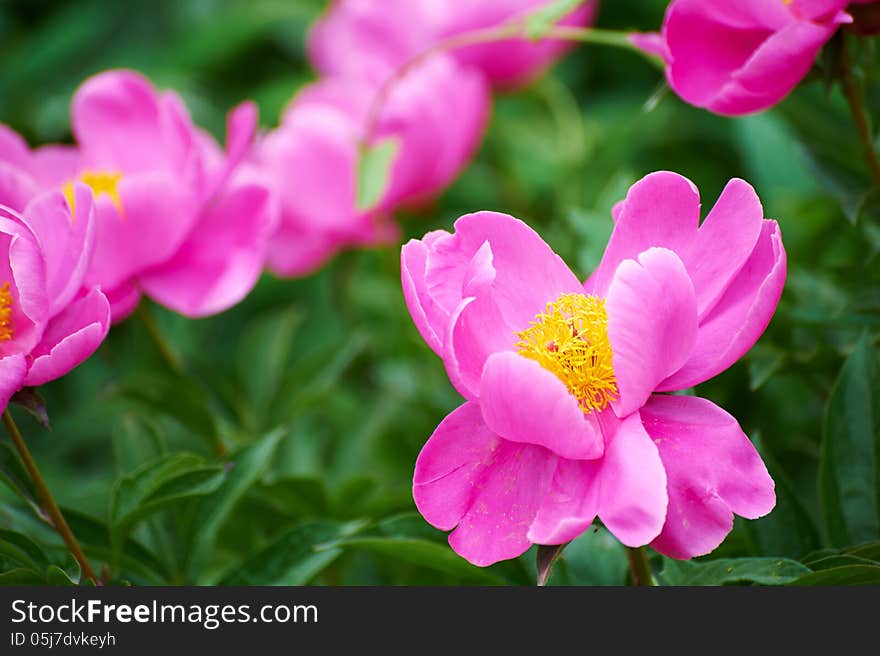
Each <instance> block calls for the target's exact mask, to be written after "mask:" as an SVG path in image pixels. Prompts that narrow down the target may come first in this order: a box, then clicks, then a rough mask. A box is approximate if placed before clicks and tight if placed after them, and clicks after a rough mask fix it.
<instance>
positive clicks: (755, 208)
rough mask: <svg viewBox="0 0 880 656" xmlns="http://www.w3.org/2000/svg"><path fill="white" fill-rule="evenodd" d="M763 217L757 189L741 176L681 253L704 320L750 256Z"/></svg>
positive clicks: (724, 193)
mask: <svg viewBox="0 0 880 656" xmlns="http://www.w3.org/2000/svg"><path fill="white" fill-rule="evenodd" d="M763 220H764V208H763V207H762V206H761V201H760V199H759V198H758V195H757V194H756V193H755V190H754V188H752V186H751V185H750V184H749V183H747V182H745V181H743V180H740V179H738V178H734V179H733V180H731V181H730V182H728V183H727V186H726V187H724V191H722V192H721V196H720V197H719V198H718V202H716V203H715V206H714V207H713V208H712V210H711V211H710V212H709V215H708V216H707V217H706V220H705V221H703V224H702V225H701V226H700V230H699V231H698V232H697V237H696V239H695V240H694V241H693V244H692V245H691V246H690V248H688V249H687V250H686V251H684V254H683V255H682V256H681V257H682V260H683V261H684V262H685V266H686V267H687V271H688V274H689V275H690V277H691V280H692V281H693V283H694V290H695V291H696V293H697V306H698V309H699V313H700V318H701V319H702V318H703V317H704V316H705V315H706V314H707V313H708V312H709V310H711V309H712V307H713V305H714V304H715V302H716V301H717V300H718V298H719V297H720V296H721V294H722V293H723V292H724V290H725V288H726V287H727V285H728V284H730V281H731V280H732V279H733V277H734V276H735V275H736V274H737V273H738V272H739V270H740V269H741V268H742V266H743V265H744V264H745V262H746V260H747V259H748V258H749V256H750V255H751V253H752V251H753V250H754V248H755V244H756V243H757V241H758V236H759V235H760V234H761V225H762V223H763Z"/></svg>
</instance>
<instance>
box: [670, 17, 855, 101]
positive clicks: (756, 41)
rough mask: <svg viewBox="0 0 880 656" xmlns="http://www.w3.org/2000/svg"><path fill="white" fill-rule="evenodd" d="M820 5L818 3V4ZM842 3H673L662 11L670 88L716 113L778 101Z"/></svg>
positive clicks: (805, 66)
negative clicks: (665, 11) (664, 14)
mask: <svg viewBox="0 0 880 656" xmlns="http://www.w3.org/2000/svg"><path fill="white" fill-rule="evenodd" d="M820 5H821V6H820ZM844 5H845V2H843V0H828V1H826V0H806V2H799V3H797V4H796V5H790V6H786V3H782V2H764V1H763V0H744V1H743V2H737V3H730V2H725V1H724V0H676V1H675V2H673V3H672V4H671V5H670V7H669V10H668V11H667V14H666V20H665V22H664V30H663V32H664V37H665V40H666V45H667V48H668V54H669V56H668V57H667V61H669V62H671V63H670V66H669V68H668V69H667V77H668V79H669V82H670V86H672V88H673V89H674V90H675V91H676V93H678V94H679V95H680V96H681V97H682V98H683V99H684V100H686V101H687V102H690V103H692V104H694V105H697V106H700V107H706V108H708V109H710V110H712V111H714V112H718V113H722V114H730V115H740V114H747V113H750V112H754V111H759V110H761V109H765V108H767V107H770V106H771V105H773V104H775V103H776V102H778V101H779V100H781V99H782V98H783V97H784V96H785V95H786V94H787V93H788V92H789V91H791V89H792V88H793V87H794V86H795V85H796V84H797V83H798V82H799V81H800V80H801V79H803V77H804V75H805V74H806V73H807V71H808V70H809V68H810V66H811V65H812V63H813V60H814V59H815V56H816V53H817V52H818V50H819V49H820V48H821V47H822V45H823V44H824V43H825V42H826V41H827V40H828V39H829V38H831V36H832V34H833V33H834V32H835V31H836V29H837V26H838V24H839V23H840V22H842V21H845V20H848V17H847V16H846V15H845V14H842V13H841V12H839V9H840V8H842V6H844Z"/></svg>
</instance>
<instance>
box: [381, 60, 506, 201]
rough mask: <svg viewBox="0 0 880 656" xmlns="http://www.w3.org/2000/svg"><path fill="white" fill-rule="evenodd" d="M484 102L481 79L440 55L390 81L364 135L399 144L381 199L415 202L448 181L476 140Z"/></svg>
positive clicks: (486, 107)
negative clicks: (371, 129) (375, 122)
mask: <svg viewBox="0 0 880 656" xmlns="http://www.w3.org/2000/svg"><path fill="white" fill-rule="evenodd" d="M489 102H490V98H489V90H488V87H487V85H486V83H485V80H484V79H483V78H482V77H481V76H480V75H479V74H478V73H477V72H476V71H474V70H471V69H465V68H462V67H459V66H457V65H456V64H455V62H454V61H453V60H452V59H450V58H448V57H445V56H442V55H434V56H432V57H430V58H428V59H427V60H425V61H424V62H421V63H420V64H418V65H417V66H415V67H413V68H412V69H411V70H409V71H408V72H407V74H406V75H405V76H404V77H403V78H401V79H400V80H399V81H398V82H396V83H395V84H394V85H393V86H392V87H391V90H390V92H389V95H388V98H387V101H386V102H385V104H384V106H383V111H382V113H381V115H380V117H379V121H378V125H377V127H376V130H375V132H374V133H373V134H371V135H370V137H372V138H373V139H374V140H375V141H383V140H385V139H388V138H396V139H398V140H399V143H400V144H401V145H400V149H399V151H398V153H397V156H396V158H395V160H394V164H393V165H392V170H391V179H390V184H389V188H388V190H387V193H386V196H385V202H386V203H387V204H388V205H389V206H397V205H401V204H404V205H417V204H419V203H422V202H424V200H426V199H428V198H430V197H432V196H434V195H436V194H438V193H439V192H440V191H441V190H442V189H443V188H444V187H445V186H446V185H447V184H449V182H451V181H452V179H453V178H454V177H455V175H456V174H457V173H458V172H459V171H460V170H461V168H463V167H464V165H465V163H466V162H467V160H468V159H469V158H470V157H471V155H472V154H473V153H474V151H475V150H476V147H477V146H478V145H479V143H480V141H481V137H482V134H483V131H484V129H485V126H486V121H487V119H488V113H489ZM450 116H455V117H456V120H454V121H450V120H449V117H450Z"/></svg>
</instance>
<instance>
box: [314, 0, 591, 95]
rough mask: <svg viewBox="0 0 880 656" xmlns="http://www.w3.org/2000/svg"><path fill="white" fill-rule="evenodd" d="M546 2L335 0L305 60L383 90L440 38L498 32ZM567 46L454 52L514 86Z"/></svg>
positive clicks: (513, 44)
mask: <svg viewBox="0 0 880 656" xmlns="http://www.w3.org/2000/svg"><path fill="white" fill-rule="evenodd" d="M547 4H548V0H474V1H472V2H466V3H465V2H453V0H390V2H381V3H380V2H374V1H373V0H339V1H338V2H335V3H333V4H332V5H331V7H330V9H329V10H328V12H327V13H326V14H325V15H324V16H323V17H322V18H321V19H320V20H319V21H317V22H316V23H315V25H314V26H313V27H312V30H311V32H310V34H309V39H308V52H309V58H310V59H311V61H312V63H313V64H314V66H315V68H316V69H317V70H318V72H319V73H321V74H323V75H344V76H346V77H354V78H357V79H369V80H372V81H373V82H375V83H381V82H382V81H384V80H385V79H387V78H388V77H390V76H391V75H392V74H394V72H395V71H396V70H397V69H398V68H399V67H401V66H402V65H404V64H405V63H406V62H408V61H410V60H411V59H412V58H414V57H415V56H417V55H418V54H419V53H421V52H424V51H425V50H426V49H428V48H430V47H431V46H432V45H433V44H435V43H437V42H439V41H442V40H443V39H446V38H449V37H453V36H455V35H458V34H463V33H465V32H471V31H474V30H482V29H486V28H492V27H497V26H500V25H503V24H504V23H507V22H509V21H512V20H517V19H519V18H522V17H524V16H526V15H527V14H530V13H533V12H535V11H536V10H539V9H540V8H541V7H542V6H545V5H547ZM595 13H596V3H595V2H592V1H590V2H585V3H584V4H582V5H581V6H580V7H578V8H577V9H576V10H574V11H573V12H572V13H571V14H569V15H568V16H566V17H565V18H564V19H563V20H562V21H560V23H561V24H564V25H587V24H589V23H590V22H592V19H593V18H594V16H595ZM569 46H570V44H569V43H566V42H562V41H558V40H549V39H548V40H543V41H540V42H532V41H529V40H527V39H508V40H504V41H497V42H493V43H487V44H481V45H474V46H468V47H463V48H459V49H456V50H454V51H452V52H451V54H452V55H453V56H454V57H455V58H456V59H458V61H459V62H460V63H462V64H465V65H468V66H474V67H476V68H478V69H479V70H480V71H481V72H482V73H483V74H484V75H485V76H486V77H487V78H488V79H489V80H490V81H491V82H492V83H493V84H497V85H502V86H512V85H519V84H522V83H525V82H528V81H529V80H531V79H532V78H534V77H536V76H537V75H539V74H540V73H541V72H542V71H543V70H544V69H545V68H546V67H547V66H548V65H550V64H551V63H552V62H553V61H554V60H555V59H556V58H558V57H559V56H560V55H561V54H562V53H563V52H564V51H565V50H566V49H567V48H568V47H569Z"/></svg>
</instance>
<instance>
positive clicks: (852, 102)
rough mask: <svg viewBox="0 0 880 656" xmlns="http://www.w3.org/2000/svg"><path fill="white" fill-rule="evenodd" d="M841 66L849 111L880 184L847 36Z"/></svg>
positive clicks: (878, 164) (879, 167)
mask: <svg viewBox="0 0 880 656" xmlns="http://www.w3.org/2000/svg"><path fill="white" fill-rule="evenodd" d="M840 67H841V79H840V82H841V86H842V87H843V95H844V96H845V97H846V101H847V103H849V111H850V113H851V114H852V117H853V123H854V124H855V127H856V132H858V134H859V141H861V143H862V149H863V150H864V152H865V159H866V160H867V162H868V168H869V169H870V170H871V177H872V178H874V182H875V183H877V184H878V185H880V159H878V158H877V150H876V149H875V148H874V138H873V135H872V134H871V127H870V124H869V122H868V115H867V114H866V113H865V105H864V102H863V100H864V96H863V94H862V88H861V85H860V84H859V82H858V80H857V79H856V76H855V74H854V73H853V67H852V59H851V58H850V55H849V48H848V46H847V42H846V39H845V38H844V39H843V41H842V44H841V46H840Z"/></svg>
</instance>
